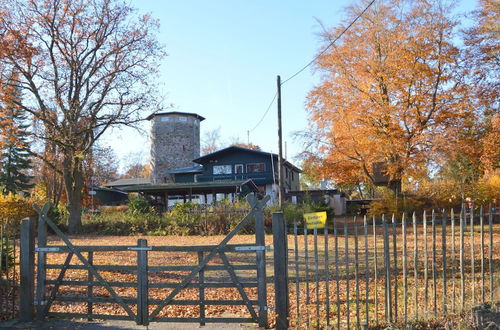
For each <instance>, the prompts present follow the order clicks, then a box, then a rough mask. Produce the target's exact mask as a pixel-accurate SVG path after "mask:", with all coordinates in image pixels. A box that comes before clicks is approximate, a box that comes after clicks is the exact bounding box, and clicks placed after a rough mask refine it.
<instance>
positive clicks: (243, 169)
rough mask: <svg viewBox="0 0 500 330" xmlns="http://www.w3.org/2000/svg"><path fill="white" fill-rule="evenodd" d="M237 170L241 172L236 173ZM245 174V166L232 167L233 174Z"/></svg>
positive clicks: (236, 165)
mask: <svg viewBox="0 0 500 330" xmlns="http://www.w3.org/2000/svg"><path fill="white" fill-rule="evenodd" d="M238 168H241V172H239V173H238V170H237V169H238ZM244 172H245V166H244V165H243V164H235V165H234V174H243V173H244Z"/></svg>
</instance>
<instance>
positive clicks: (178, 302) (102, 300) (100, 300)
mask: <svg viewBox="0 0 500 330" xmlns="http://www.w3.org/2000/svg"><path fill="white" fill-rule="evenodd" d="M54 301H64V302H88V301H92V302H93V303H95V304H115V303H116V302H115V300H114V299H113V298H111V297H97V296H94V297H92V298H90V299H89V298H88V297H85V296H57V295H56V296H55V298H54ZM123 301H124V302H125V303H127V304H130V305H136V304H137V298H135V297H134V298H123ZM161 302H162V299H150V300H149V305H159V304H160V303H161ZM248 302H250V304H251V305H252V306H258V304H259V301H258V300H254V299H252V300H250V299H249V300H248V301H245V300H235V299H227V300H205V305H206V306H245V305H246V304H247V303H248ZM199 304H200V300H199V299H196V300H187V299H172V301H171V302H170V304H169V305H172V306H174V305H175V306H199ZM129 320H130V318H129Z"/></svg>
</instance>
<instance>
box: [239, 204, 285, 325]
mask: <svg viewBox="0 0 500 330" xmlns="http://www.w3.org/2000/svg"><path fill="white" fill-rule="evenodd" d="M268 197H269V196H266V197H265V198H264V199H263V200H262V201H260V202H259V201H257V200H256V198H255V197H254V195H249V196H248V198H249V203H250V205H252V203H253V205H258V207H257V208H256V209H255V217H254V220H255V244H257V245H258V246H265V245H266V240H265V237H264V215H263V214H262V209H263V208H264V206H265V205H266V204H267V200H266V198H268ZM252 198H253V199H254V200H253V202H252ZM269 198H270V197H269ZM253 205H252V206H253ZM255 253H256V261H257V283H259V285H258V287H257V295H258V299H259V322H258V323H259V326H260V327H264V328H266V327H267V324H268V322H267V284H266V278H267V276H266V251H265V250H259V251H256V252H255ZM287 264H288V259H287ZM252 317H253V316H252Z"/></svg>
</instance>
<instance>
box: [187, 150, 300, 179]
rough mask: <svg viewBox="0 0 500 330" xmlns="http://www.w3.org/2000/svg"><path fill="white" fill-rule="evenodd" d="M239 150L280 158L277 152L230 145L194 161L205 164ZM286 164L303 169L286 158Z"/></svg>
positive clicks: (297, 170)
mask: <svg viewBox="0 0 500 330" xmlns="http://www.w3.org/2000/svg"><path fill="white" fill-rule="evenodd" d="M238 151H240V152H241V151H244V152H250V153H254V154H258V155H263V156H267V157H270V156H272V157H273V158H278V155H277V154H275V153H271V152H265V151H261V150H254V149H248V148H243V147H239V146H230V147H227V148H224V149H220V150H217V151H215V152H212V153H210V154H208V155H205V156H201V157H199V158H196V159H194V160H193V162H195V163H198V164H205V163H207V162H209V161H211V160H215V159H217V158H218V157H221V156H222V155H224V154H228V153H234V152H238ZM284 164H285V165H286V166H288V167H290V168H292V169H293V170H294V171H296V172H299V173H302V170H301V169H300V168H298V167H297V166H295V165H293V164H292V163H290V162H289V161H287V160H285V161H284Z"/></svg>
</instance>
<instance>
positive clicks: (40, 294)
mask: <svg viewBox="0 0 500 330" xmlns="http://www.w3.org/2000/svg"><path fill="white" fill-rule="evenodd" d="M45 205H47V204H45ZM49 206H50V204H49ZM45 208H46V209H47V212H48V207H44V209H45ZM44 214H46V213H42V214H39V217H38V235H37V236H38V241H37V243H38V247H39V248H41V247H45V246H46V245H47V224H46V221H45V217H44ZM46 264H47V256H46V254H45V252H41V251H40V252H38V256H37V268H36V283H37V287H36V301H37V305H36V318H37V320H38V321H43V320H44V319H45V315H44V314H43V313H44V310H45V280H46V268H45V266H46Z"/></svg>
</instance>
